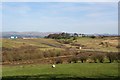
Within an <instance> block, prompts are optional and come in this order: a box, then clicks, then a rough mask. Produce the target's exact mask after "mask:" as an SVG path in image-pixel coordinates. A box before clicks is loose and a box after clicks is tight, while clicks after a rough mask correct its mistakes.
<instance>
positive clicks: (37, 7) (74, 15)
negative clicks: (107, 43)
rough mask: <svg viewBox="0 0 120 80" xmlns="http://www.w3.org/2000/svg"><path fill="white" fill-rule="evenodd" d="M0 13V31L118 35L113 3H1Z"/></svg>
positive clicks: (116, 10) (114, 4) (116, 5)
mask: <svg viewBox="0 0 120 80" xmlns="http://www.w3.org/2000/svg"><path fill="white" fill-rule="evenodd" d="M0 5H1V4H0ZM0 10H2V31H17V32H26V31H27V32H28V31H34V32H35V31H37V32H63V31H64V32H78V33H87V34H91V33H98V34H104V33H108V34H118V4H117V3H115V2H3V3H2V7H0Z"/></svg>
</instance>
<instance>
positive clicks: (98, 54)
mask: <svg viewBox="0 0 120 80" xmlns="http://www.w3.org/2000/svg"><path fill="white" fill-rule="evenodd" d="M96 57H97V59H98V61H99V62H100V63H103V62H104V57H105V55H104V54H103V53H97V54H96Z"/></svg>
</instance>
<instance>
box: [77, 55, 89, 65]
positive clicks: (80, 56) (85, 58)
mask: <svg viewBox="0 0 120 80" xmlns="http://www.w3.org/2000/svg"><path fill="white" fill-rule="evenodd" d="M78 58H79V60H80V61H81V62H82V63H83V62H86V60H87V59H88V55H87V54H86V53H80V54H78Z"/></svg>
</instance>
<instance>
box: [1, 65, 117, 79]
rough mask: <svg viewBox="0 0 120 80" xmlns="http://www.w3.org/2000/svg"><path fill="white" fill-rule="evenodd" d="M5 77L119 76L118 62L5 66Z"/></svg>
mask: <svg viewBox="0 0 120 80" xmlns="http://www.w3.org/2000/svg"><path fill="white" fill-rule="evenodd" d="M2 69H3V73H2V76H3V78H5V77H10V76H13V77H14V76H19V77H22V76H24V77H25V76H29V77H39V78H51V77H54V78H65V77H71V78H116V77H118V63H75V64H57V65H56V68H51V65H50V64H48V65H47V64H46V65H40V64H36V65H35V64H32V65H20V66H3V68H2Z"/></svg>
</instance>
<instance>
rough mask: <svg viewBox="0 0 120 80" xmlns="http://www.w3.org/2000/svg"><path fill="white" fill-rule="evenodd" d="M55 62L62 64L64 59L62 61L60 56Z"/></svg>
mask: <svg viewBox="0 0 120 80" xmlns="http://www.w3.org/2000/svg"><path fill="white" fill-rule="evenodd" d="M55 63H56V64H62V63H63V61H62V59H61V58H60V57H58V58H56V59H55Z"/></svg>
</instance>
